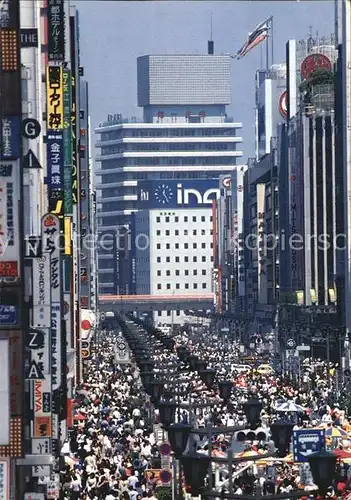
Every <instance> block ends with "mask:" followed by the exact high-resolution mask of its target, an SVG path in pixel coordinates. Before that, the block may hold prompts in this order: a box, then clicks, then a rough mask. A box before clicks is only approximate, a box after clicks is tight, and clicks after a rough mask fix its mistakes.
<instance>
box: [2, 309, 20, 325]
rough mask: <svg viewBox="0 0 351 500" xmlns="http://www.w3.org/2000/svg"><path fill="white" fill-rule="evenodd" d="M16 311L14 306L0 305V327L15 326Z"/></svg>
mask: <svg viewBox="0 0 351 500" xmlns="http://www.w3.org/2000/svg"><path fill="white" fill-rule="evenodd" d="M16 324H17V310H16V307H15V306H5V305H3V304H0V325H16Z"/></svg>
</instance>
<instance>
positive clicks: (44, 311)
mask: <svg viewBox="0 0 351 500" xmlns="http://www.w3.org/2000/svg"><path fill="white" fill-rule="evenodd" d="M50 269H51V268H50V253H48V252H46V253H44V254H43V256H42V257H40V258H39V259H33V261H32V273H33V278H32V279H33V319H32V326H34V327H45V328H50V326H51V309H50V307H51V304H50V297H51V289H50Z"/></svg>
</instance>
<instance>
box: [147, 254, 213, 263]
mask: <svg viewBox="0 0 351 500" xmlns="http://www.w3.org/2000/svg"><path fill="white" fill-rule="evenodd" d="M182 259H183V260H184V262H191V261H192V262H207V259H208V256H207V255H202V256H201V257H199V259H198V256H197V255H193V257H192V258H191V259H190V260H189V256H188V255H184V257H183V258H182ZM208 260H210V261H211V262H213V255H211V257H210V258H209V259H208ZM156 262H158V263H160V262H171V257H165V258H164V260H163V261H162V258H161V257H156ZM174 262H180V257H178V256H176V257H174Z"/></svg>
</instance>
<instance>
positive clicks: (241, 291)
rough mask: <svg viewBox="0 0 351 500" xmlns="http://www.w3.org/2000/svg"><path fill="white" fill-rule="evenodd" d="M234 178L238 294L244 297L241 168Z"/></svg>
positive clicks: (242, 174) (242, 185) (242, 180)
mask: <svg viewBox="0 0 351 500" xmlns="http://www.w3.org/2000/svg"><path fill="white" fill-rule="evenodd" d="M236 179H237V182H236V186H235V188H236V201H237V230H238V237H237V266H238V295H239V297H245V294H246V290H245V257H244V250H245V245H244V243H245V242H244V172H243V171H242V170H239V169H238V170H237V171H236Z"/></svg>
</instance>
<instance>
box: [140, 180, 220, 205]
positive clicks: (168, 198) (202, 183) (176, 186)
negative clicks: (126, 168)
mask: <svg viewBox="0 0 351 500" xmlns="http://www.w3.org/2000/svg"><path fill="white" fill-rule="evenodd" d="M219 197H220V187H219V180H218V179H206V180H189V181H187V180H184V181H177V180H167V181H143V182H140V181H139V182H138V205H139V206H138V208H139V209H140V210H142V209H157V208H164V209H170V208H201V207H202V208H205V207H207V208H209V207H211V205H212V201H213V200H215V199H218V198H219Z"/></svg>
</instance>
